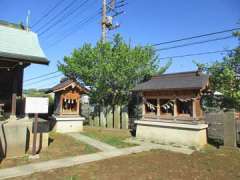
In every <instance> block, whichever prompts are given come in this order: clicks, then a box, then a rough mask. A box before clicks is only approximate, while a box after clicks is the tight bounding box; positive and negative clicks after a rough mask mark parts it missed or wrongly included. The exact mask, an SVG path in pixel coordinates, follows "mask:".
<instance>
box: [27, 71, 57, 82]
mask: <svg viewBox="0 0 240 180" xmlns="http://www.w3.org/2000/svg"><path fill="white" fill-rule="evenodd" d="M58 72H59V71H54V72H51V73H47V74H43V75H40V76H36V77H33V78H30V79H27V80H25V81H24V82H28V81H32V80H35V79H39V78H42V77H46V76H49V75H52V74H56V73H58Z"/></svg>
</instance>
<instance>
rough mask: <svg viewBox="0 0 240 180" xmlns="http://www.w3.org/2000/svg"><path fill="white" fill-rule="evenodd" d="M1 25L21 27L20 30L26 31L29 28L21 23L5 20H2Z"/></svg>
mask: <svg viewBox="0 0 240 180" xmlns="http://www.w3.org/2000/svg"><path fill="white" fill-rule="evenodd" d="M0 26H6V27H9V28H14V29H19V30H24V31H26V29H27V28H26V27H25V26H24V25H23V24H21V23H19V24H16V23H11V22H8V21H4V20H0Z"/></svg>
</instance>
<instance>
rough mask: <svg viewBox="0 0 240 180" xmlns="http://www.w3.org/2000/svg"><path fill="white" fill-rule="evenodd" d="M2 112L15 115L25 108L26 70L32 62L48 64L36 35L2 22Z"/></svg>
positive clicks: (0, 81)
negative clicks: (23, 95)
mask: <svg viewBox="0 0 240 180" xmlns="http://www.w3.org/2000/svg"><path fill="white" fill-rule="evenodd" d="M0 42H1V43H0V113H1V115H2V114H3V113H4V114H6V115H12V117H15V116H16V113H19V114H22V113H23V108H22V107H20V106H18V107H17V102H18V101H21V99H22V89H23V73H24V68H26V67H27V66H29V65H30V64H31V63H34V64H46V65H47V64H48V63H49V62H48V60H47V58H46V56H45V55H44V53H43V51H42V49H41V47H40V45H39V41H38V37H37V34H35V33H34V32H31V31H29V30H27V29H26V28H25V27H24V26H22V25H17V24H12V23H8V22H5V21H0Z"/></svg>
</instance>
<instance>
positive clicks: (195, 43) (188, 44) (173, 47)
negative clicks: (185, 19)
mask: <svg viewBox="0 0 240 180" xmlns="http://www.w3.org/2000/svg"><path fill="white" fill-rule="evenodd" d="M229 38H233V36H232V35H231V36H226V37H221V38H215V39H209V40H205V41H197V42H193V43H186V44H181V45H177V46H171V47H166V48H161V49H156V51H163V50H169V49H175V48H180V47H186V46H191V45H197V44H204V43H208V42H213V41H220V40H224V39H229Z"/></svg>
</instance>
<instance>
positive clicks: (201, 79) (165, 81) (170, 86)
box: [133, 71, 209, 91]
mask: <svg viewBox="0 0 240 180" xmlns="http://www.w3.org/2000/svg"><path fill="white" fill-rule="evenodd" d="M208 83H209V76H208V75H206V74H203V73H201V72H198V71H190V72H181V73H172V74H163V75H159V76H153V77H152V78H151V79H150V80H149V81H146V82H144V83H141V84H138V85H136V87H135V88H134V89H133V91H157V90H180V89H202V88H205V87H206V86H207V85H208Z"/></svg>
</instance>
